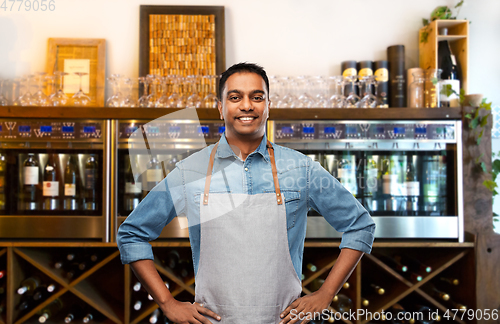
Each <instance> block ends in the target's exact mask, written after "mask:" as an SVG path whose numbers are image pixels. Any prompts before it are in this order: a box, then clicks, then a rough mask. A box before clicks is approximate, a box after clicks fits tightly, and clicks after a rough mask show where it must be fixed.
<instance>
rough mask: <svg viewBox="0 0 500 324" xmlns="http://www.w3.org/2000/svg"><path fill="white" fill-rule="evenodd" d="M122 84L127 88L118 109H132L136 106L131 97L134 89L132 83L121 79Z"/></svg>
mask: <svg viewBox="0 0 500 324" xmlns="http://www.w3.org/2000/svg"><path fill="white" fill-rule="evenodd" d="M123 83H125V86H126V87H127V92H126V95H125V96H123V99H122V102H121V103H120V107H130V108H134V107H135V105H136V101H135V100H134V98H133V97H132V93H133V92H132V89H133V88H134V81H133V80H132V79H130V78H126V79H123Z"/></svg>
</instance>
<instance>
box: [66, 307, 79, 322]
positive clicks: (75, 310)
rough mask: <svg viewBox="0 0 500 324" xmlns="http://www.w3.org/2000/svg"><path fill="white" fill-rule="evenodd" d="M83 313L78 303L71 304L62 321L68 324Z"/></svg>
mask: <svg viewBox="0 0 500 324" xmlns="http://www.w3.org/2000/svg"><path fill="white" fill-rule="evenodd" d="M82 315H83V310H82V308H81V307H80V306H79V305H76V304H75V305H72V306H71V308H70V310H69V312H68V313H67V315H66V317H65V318H64V323H66V324H68V323H71V322H73V321H74V320H75V319H76V318H79V317H81V316H82Z"/></svg>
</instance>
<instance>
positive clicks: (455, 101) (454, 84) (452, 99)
mask: <svg viewBox="0 0 500 324" xmlns="http://www.w3.org/2000/svg"><path fill="white" fill-rule="evenodd" d="M448 84H449V85H451V89H452V90H453V91H455V92H456V93H460V81H459V80H441V81H440V91H439V93H440V98H439V99H440V100H441V102H449V103H450V104H449V107H460V98H459V97H458V96H457V95H456V94H455V93H451V94H450V96H447V95H446V93H441V90H442V89H443V88H444V87H445V86H446V85H448ZM445 106H448V105H445Z"/></svg>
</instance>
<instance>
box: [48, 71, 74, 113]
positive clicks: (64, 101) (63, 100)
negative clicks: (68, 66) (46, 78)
mask: <svg viewBox="0 0 500 324" xmlns="http://www.w3.org/2000/svg"><path fill="white" fill-rule="evenodd" d="M54 74H55V76H56V77H58V79H59V88H58V90H57V91H56V92H55V93H53V94H52V95H50V97H49V105H50V106H67V105H68V104H69V102H70V99H69V97H68V96H67V95H66V94H65V93H64V90H63V84H64V83H63V82H64V81H63V80H64V76H65V75H68V73H66V72H62V71H56V72H54Z"/></svg>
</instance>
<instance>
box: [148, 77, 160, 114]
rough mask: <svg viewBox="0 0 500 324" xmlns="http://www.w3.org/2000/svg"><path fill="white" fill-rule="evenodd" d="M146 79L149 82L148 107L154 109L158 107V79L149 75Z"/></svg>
mask: <svg viewBox="0 0 500 324" xmlns="http://www.w3.org/2000/svg"><path fill="white" fill-rule="evenodd" d="M146 79H147V80H148V82H149V95H148V96H147V97H146V100H147V106H148V107H149V108H154V107H155V105H156V91H157V85H158V79H157V77H156V76H155V75H152V74H148V75H147V76H146Z"/></svg>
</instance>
